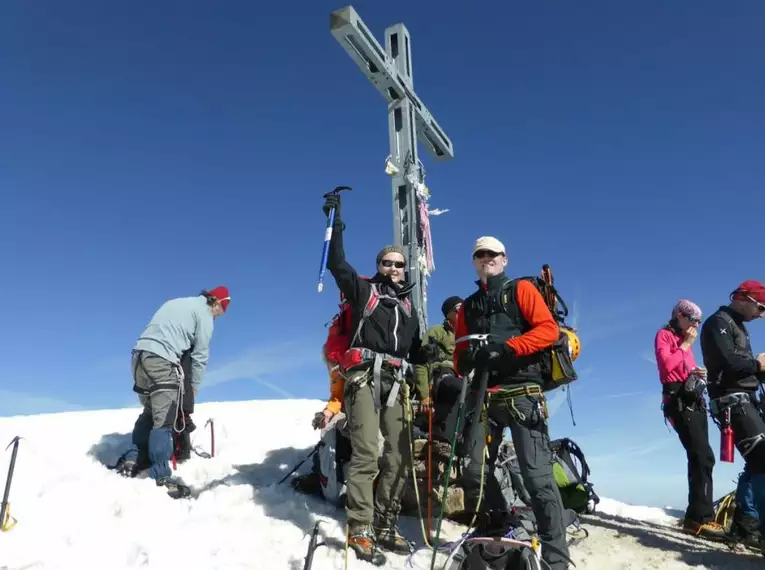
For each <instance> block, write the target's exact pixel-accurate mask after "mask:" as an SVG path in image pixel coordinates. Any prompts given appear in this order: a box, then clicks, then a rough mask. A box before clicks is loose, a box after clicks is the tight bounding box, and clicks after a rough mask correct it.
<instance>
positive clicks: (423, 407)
mask: <svg viewBox="0 0 765 570" xmlns="http://www.w3.org/2000/svg"><path fill="white" fill-rule="evenodd" d="M432 409H433V406H432V401H431V399H430V398H429V397H428V398H423V400H422V402H420V407H419V411H420V412H421V413H425V412H429V411H431V410H432Z"/></svg>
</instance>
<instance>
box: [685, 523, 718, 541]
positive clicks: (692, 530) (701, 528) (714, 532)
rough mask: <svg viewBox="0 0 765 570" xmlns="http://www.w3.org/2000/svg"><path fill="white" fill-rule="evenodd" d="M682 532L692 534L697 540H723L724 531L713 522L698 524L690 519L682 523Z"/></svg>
mask: <svg viewBox="0 0 765 570" xmlns="http://www.w3.org/2000/svg"><path fill="white" fill-rule="evenodd" d="M683 532H684V533H685V534H693V535H696V536H698V537H699V538H708V539H711V540H725V539H726V535H725V529H724V528H723V527H722V526H721V525H720V524H718V523H716V522H715V521H709V522H705V523H700V522H698V521H693V520H690V519H685V521H684V522H683Z"/></svg>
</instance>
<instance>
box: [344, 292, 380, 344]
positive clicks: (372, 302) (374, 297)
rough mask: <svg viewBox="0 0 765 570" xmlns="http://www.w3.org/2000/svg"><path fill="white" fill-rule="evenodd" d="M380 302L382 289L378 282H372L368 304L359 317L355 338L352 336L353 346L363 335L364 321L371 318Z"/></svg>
mask: <svg viewBox="0 0 765 570" xmlns="http://www.w3.org/2000/svg"><path fill="white" fill-rule="evenodd" d="M379 304H380V291H379V290H378V289H377V284H376V283H370V284H369V299H367V304H366V305H364V311H363V312H362V313H361V318H360V319H359V324H358V326H357V327H356V332H355V333H354V334H353V338H351V342H350V344H349V345H348V346H353V344H354V343H355V342H356V341H357V340H359V338H360V337H361V327H362V326H364V321H366V320H367V319H368V318H369V315H371V314H372V313H374V311H375V309H376V308H377V306H378V305H379Z"/></svg>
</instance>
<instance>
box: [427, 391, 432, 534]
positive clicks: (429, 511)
mask: <svg viewBox="0 0 765 570" xmlns="http://www.w3.org/2000/svg"><path fill="white" fill-rule="evenodd" d="M431 394H432V391H431ZM432 495H433V396H431V397H430V409H429V410H428V537H430V536H431V534H430V523H431V518H432V516H433V515H432V509H431V502H432V500H431V497H432Z"/></svg>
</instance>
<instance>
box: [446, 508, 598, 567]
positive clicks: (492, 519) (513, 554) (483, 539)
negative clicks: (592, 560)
mask: <svg viewBox="0 0 765 570" xmlns="http://www.w3.org/2000/svg"><path fill="white" fill-rule="evenodd" d="M563 523H564V526H565V527H566V533H567V535H568V534H569V533H573V534H571V535H570V538H569V540H568V543H569V546H572V545H573V544H576V543H578V542H579V541H581V540H584V539H585V538H587V536H588V535H589V533H588V532H587V531H586V529H584V528H582V526H581V522H580V521H579V517H578V516H577V514H576V513H574V512H573V511H571V510H566V511H564V513H563ZM536 535H537V529H536V519H535V517H534V513H533V511H532V510H531V509H530V508H526V509H519V508H513V509H510V510H509V511H507V512H501V511H494V512H492V513H490V515H489V519H488V521H487V522H486V523H485V524H483V525H481V526H479V527H477V528H476V529H475V530H474V531H473V532H471V533H470V534H468V535H467V536H466V537H465V538H464V540H463V541H462V542H461V543H459V544H458V546H457V547H456V548H455V550H457V551H458V552H457V553H456V555H455V556H454V558H455V560H457V564H456V570H541V569H542V568H543V567H544V568H548V567H549V566H547V565H546V564H545V563H544V562H541V563H540V561H539V560H538V559H537V556H536V553H535V552H534V550H533V547H534V542H535V539H534V538H533V537H535V536H536ZM545 548H553V547H552V546H551V545H549V544H542V550H544V549H545ZM560 554H561V556H563V557H564V558H566V559H568V556H566V555H565V554H563V553H562V552H560ZM569 562H571V561H570V559H569ZM572 564H573V563H572Z"/></svg>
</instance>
